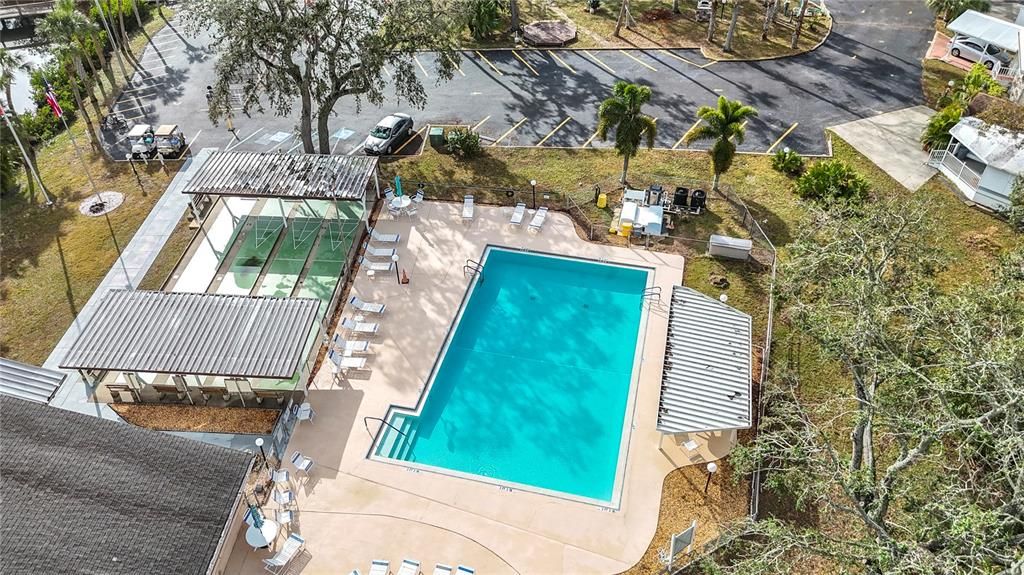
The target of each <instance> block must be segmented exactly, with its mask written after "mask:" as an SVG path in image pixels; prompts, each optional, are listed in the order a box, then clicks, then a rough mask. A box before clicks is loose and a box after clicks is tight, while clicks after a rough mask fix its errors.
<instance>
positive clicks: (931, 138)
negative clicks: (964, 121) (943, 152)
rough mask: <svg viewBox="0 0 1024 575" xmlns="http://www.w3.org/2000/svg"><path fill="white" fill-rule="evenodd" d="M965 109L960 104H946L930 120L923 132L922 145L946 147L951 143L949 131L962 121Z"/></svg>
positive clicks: (938, 147)
mask: <svg viewBox="0 0 1024 575" xmlns="http://www.w3.org/2000/svg"><path fill="white" fill-rule="evenodd" d="M963 113H964V109H963V108H962V107H961V106H960V104H951V105H949V106H946V107H945V108H943V109H942V110H941V111H939V112H938V113H937V114H935V115H934V116H932V118H931V119H930V120H928V125H927V126H925V127H924V132H922V133H921V145H922V146H923V147H924V149H926V150H937V149H941V148H945V147H946V146H947V145H948V144H949V139H950V135H949V131H950V130H951V129H952V128H953V126H955V125H956V124H957V122H959V121H960V116H962V115H963Z"/></svg>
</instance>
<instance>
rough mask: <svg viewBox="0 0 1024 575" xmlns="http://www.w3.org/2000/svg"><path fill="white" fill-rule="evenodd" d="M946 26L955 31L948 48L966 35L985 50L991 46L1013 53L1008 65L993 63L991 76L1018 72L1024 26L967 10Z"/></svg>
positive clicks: (1023, 41)
mask: <svg viewBox="0 0 1024 575" xmlns="http://www.w3.org/2000/svg"><path fill="white" fill-rule="evenodd" d="M946 28H948V29H949V30H950V31H951V32H955V33H956V37H954V38H953V40H952V41H951V42H950V43H949V45H950V48H952V47H953V44H954V43H955V42H956V40H957V38H958V37H961V36H967V37H970V38H973V39H975V40H977V41H978V42H979V43H981V44H983V48H984V49H986V50H987V49H988V47H989V46H992V47H995V48H999V49H1002V50H1006V51H1007V52H1009V53H1010V54H1012V55H1013V59H1012V60H1011V62H1010V65H1009V66H1004V65H1002V64H1000V63H999V62H995V63H994V64H995V66H994V67H993V69H992V75H993V76H995V77H998V76H1001V75H1002V76H1007V75H1014V74H1016V73H1017V72H1019V70H1020V47H1021V44H1024V26H1020V25H1018V24H1014V23H1013V22H1007V21H1006V20H1002V19H1000V18H996V17H995V16H989V15H988V14H982V13H981V12H977V11H974V10H968V11H966V12H964V13H963V14H961V15H960V16H958V17H957V18H956V19H955V20H953V21H952V22H950V23H949V24H948V25H946Z"/></svg>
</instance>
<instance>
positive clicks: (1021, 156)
mask: <svg viewBox="0 0 1024 575" xmlns="http://www.w3.org/2000/svg"><path fill="white" fill-rule="evenodd" d="M949 133H950V135H952V136H953V137H954V138H956V140H957V141H958V142H960V143H961V144H963V145H964V146H967V149H968V150H970V151H971V153H972V154H974V155H975V156H977V157H978V159H980V160H981V161H983V162H985V164H986V165H988V166H992V167H993V168H996V169H999V170H1003V171H1004V172H1009V173H1011V174H1014V175H1019V174H1022V173H1024V133H1022V132H1017V131H1015V130H1010V129H1008V128H1004V127H1002V126H995V125H992V124H987V123H985V122H984V121H983V120H981V119H980V118H976V117H974V116H968V117H966V118H961V119H960V121H959V122H957V124H956V125H955V126H953V127H952V128H951V129H950V130H949Z"/></svg>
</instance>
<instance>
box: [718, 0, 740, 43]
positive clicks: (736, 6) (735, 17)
mask: <svg viewBox="0 0 1024 575" xmlns="http://www.w3.org/2000/svg"><path fill="white" fill-rule="evenodd" d="M742 7H743V2H742V0H733V2H732V20H730V21H729V31H728V32H726V34H725V46H722V50H724V51H726V52H732V39H733V37H734V36H735V35H736V23H737V22H738V21H739V18H740V9H741V8H742Z"/></svg>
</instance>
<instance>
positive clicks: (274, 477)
mask: <svg viewBox="0 0 1024 575" xmlns="http://www.w3.org/2000/svg"><path fill="white" fill-rule="evenodd" d="M270 480H271V481H273V482H274V483H284V484H285V485H288V480H289V477H288V470H287V469H275V470H274V472H273V473H271V474H270Z"/></svg>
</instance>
